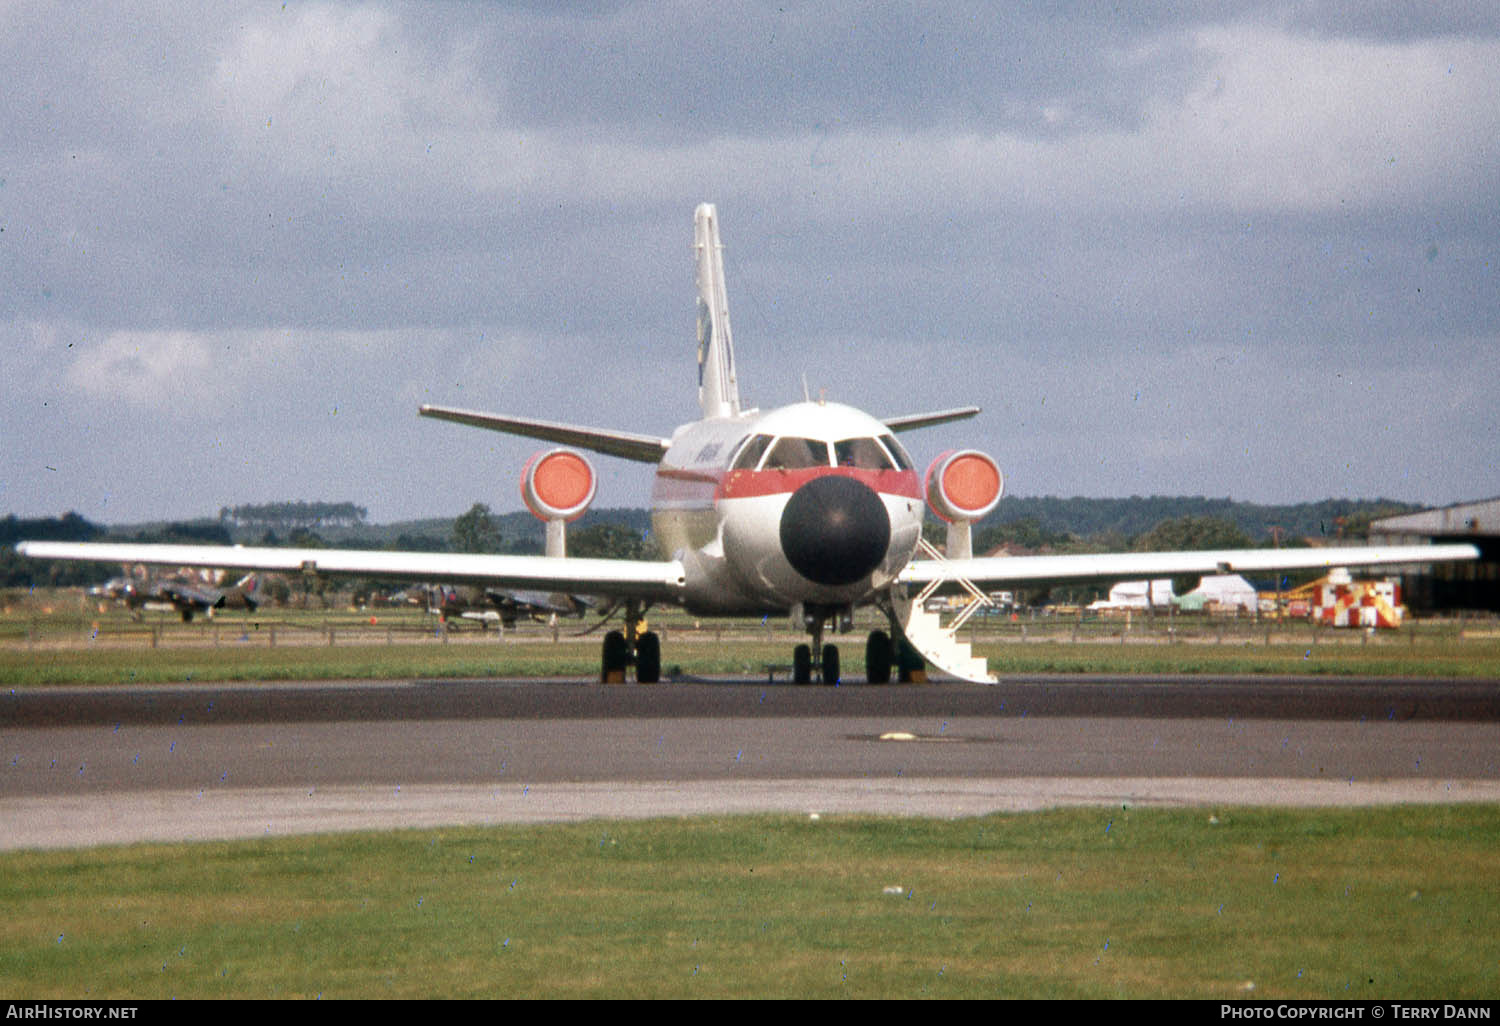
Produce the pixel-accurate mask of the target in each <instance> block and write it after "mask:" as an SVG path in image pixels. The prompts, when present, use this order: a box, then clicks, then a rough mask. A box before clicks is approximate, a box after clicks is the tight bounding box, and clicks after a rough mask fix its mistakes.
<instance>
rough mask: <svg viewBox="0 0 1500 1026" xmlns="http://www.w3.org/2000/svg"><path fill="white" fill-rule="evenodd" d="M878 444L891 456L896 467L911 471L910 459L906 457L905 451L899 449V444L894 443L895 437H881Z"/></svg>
mask: <svg viewBox="0 0 1500 1026" xmlns="http://www.w3.org/2000/svg"><path fill="white" fill-rule="evenodd" d="M880 444H881V445H883V446H885V451H886V452H888V453H890V454H891V458H892V459H894V460H895V461H896V466H898V467H900V468H901V469H902V470H910V469H912V462H911V457H910V456H908V455H906V450H905V449H903V448H901V443H900V442H898V441H896V436H895V435H881V436H880Z"/></svg>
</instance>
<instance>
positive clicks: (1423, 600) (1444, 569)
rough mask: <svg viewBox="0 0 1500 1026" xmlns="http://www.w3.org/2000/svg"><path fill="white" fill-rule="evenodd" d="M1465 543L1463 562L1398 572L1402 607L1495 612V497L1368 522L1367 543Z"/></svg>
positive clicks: (1498, 567)
mask: <svg viewBox="0 0 1500 1026" xmlns="http://www.w3.org/2000/svg"><path fill="white" fill-rule="evenodd" d="M1424 542H1470V543H1472V544H1474V545H1477V546H1478V547H1479V558H1478V559H1477V560H1475V561H1473V562H1469V563H1445V564H1440V565H1438V566H1428V567H1414V568H1412V569H1411V570H1409V571H1406V572H1404V573H1403V574H1402V576H1401V580H1402V591H1403V594H1404V601H1405V603H1406V605H1407V607H1408V608H1410V609H1412V610H1420V611H1422V612H1432V611H1439V610H1447V609H1487V610H1490V611H1491V612H1500V498H1494V499H1484V500H1482V501H1480V502H1465V503H1460V504H1459V505H1457V506H1445V507H1443V508H1442V509H1426V510H1422V511H1421V512H1420V513H1406V514H1403V515H1401V516H1396V517H1385V518H1383V519H1381V520H1375V521H1372V522H1371V523H1370V544H1371V545H1421V544H1423V543H1424Z"/></svg>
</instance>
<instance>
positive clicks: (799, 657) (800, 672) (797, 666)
mask: <svg viewBox="0 0 1500 1026" xmlns="http://www.w3.org/2000/svg"><path fill="white" fill-rule="evenodd" d="M792 683H793V684H811V683H812V647H811V646H810V645H798V646H797V647H796V648H794V649H792Z"/></svg>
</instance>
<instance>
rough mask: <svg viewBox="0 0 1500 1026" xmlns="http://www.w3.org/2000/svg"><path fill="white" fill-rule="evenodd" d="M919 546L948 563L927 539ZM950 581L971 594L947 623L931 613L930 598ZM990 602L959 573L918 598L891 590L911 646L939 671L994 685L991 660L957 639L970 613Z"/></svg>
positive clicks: (923, 552)
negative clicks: (929, 607) (928, 604)
mask: <svg viewBox="0 0 1500 1026" xmlns="http://www.w3.org/2000/svg"><path fill="white" fill-rule="evenodd" d="M918 547H919V549H920V550H921V552H922V554H923V555H925V556H927V557H928V558H929V559H932V560H935V561H936V562H938V563H939V564H946V563H947V560H945V559H944V558H943V554H942V553H940V552H939V551H938V550H937V549H935V548H934V547H933V546H932V545H930V544H928V542H927V540H926V539H925V538H924V539H923V540H922V541H921V542H920V543H919V545H918ZM949 583H952V584H957V585H958V586H959V587H960V588H962V589H963V591H964V592H965V594H967V595H968V602H966V603H965V604H964V607H963V608H962V609H961V610H959V612H958V614H957V615H956V616H954V618H953V620H952V621H951V622H950V623H947V624H944V623H943V622H942V616H941V615H940V614H938V613H933V612H928V610H927V600H928V599H930V598H932V596H933V595H934V594H935V593H936V592H937V590H938V589H939V588H940V587H942V586H943V585H944V584H949ZM991 605H994V603H993V602H991V601H990V597H989V596H988V595H986V594H985V593H984V592H982V591H980V590H979V588H978V587H976V586H975V585H974V582H973V581H969V580H965V579H964V578H962V577H960V576H958V575H957V574H951V575H944V576H942V577H939V578H938V579H936V580H934V581H933V582H932V583H930V584H928V585H927V587H925V588H923V589H922V590H921V591H920V592H918V593H917V595H916V597H915V598H908V597H907V596H906V594H905V592H904V589H901V588H899V587H897V588H893V589H892V591H891V607H892V608H893V609H894V610H895V612H896V618H897V620H899V621H900V623H901V631H902V633H904V634H905V635H906V640H907V641H909V642H911V646H912V647H913V648H915V649H916V650H917V651H918V652H920V653H921V654H922V656H923V658H925V659H926V660H927V661H928V662H929V663H931V664H932V665H933V666H936V667H937V668H938V669H939V670H942V671H943V672H944V673H946V674H949V675H950V676H953V677H957V678H958V679H960V680H966V681H970V682H971V683H974V684H995V683H997V679H996V677H995V675H994V674H992V673H990V668H989V661H988V660H986V659H983V658H981V657H979V656H976V655H974V654H973V652H972V649H971V647H970V645H969V643H968V642H967V641H959V640H958V636H957V635H958V630H959V628H960V627H962V626H963V625H964V624H965V623H967V622H968V621H969V618H970V617H971V616H973V615H974V614H975V613H977V612H979V610H981V609H983V608H984V607H985V606H991Z"/></svg>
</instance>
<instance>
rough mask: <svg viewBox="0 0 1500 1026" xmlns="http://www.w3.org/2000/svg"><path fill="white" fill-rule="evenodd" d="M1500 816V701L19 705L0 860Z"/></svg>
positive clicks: (1235, 697)
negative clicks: (698, 823) (645, 819)
mask: <svg viewBox="0 0 1500 1026" xmlns="http://www.w3.org/2000/svg"><path fill="white" fill-rule="evenodd" d="M1413 801H1420V802H1448V801H1500V682H1497V681H1477V682H1473V681H1432V680H1403V679H1342V680H1325V679H1299V678H1277V679H1268V678H1240V679H1235V678H1229V679H1212V680H1210V679H1203V678H1152V679H1138V678H1137V679H1131V680H1107V679H1101V678H1080V677H1047V678H1034V679H1011V680H1007V681H1005V682H1003V683H1002V684H1000V685H998V686H993V687H984V686H975V685H966V684H936V685H929V686H910V687H867V686H862V685H861V686H852V687H839V688H823V687H800V688H799V687H792V686H788V685H775V686H773V685H766V684H756V683H748V682H737V683H735V682H705V683H696V684H675V685H657V686H638V685H625V686H619V685H616V686H604V685H598V684H579V683H576V682H564V681H551V682H537V681H524V682H522V681H453V682H447V681H441V682H439V681H412V682H400V683H381V682H348V683H338V684H262V685H191V686H171V687H119V688H74V689H53V688H47V689H16V690H13V691H8V692H6V693H4V694H0V847H4V848H10V849H16V848H48V847H70V846H82V845H93V844H101V843H126V842H133V841H145V840H191V839H210V838H229V837H253V836H264V835H273V834H291V833H308V832H321V831H334V830H351V829H367V828H394V827H417V826H422V827H428V826H437V825H450V824H451V825H457V824H478V823H506V822H538V821H548V820H554V821H556V820H577V819H586V818H591V817H641V816H677V815H703V814H712V813H745V812H793V813H799V814H812V813H818V814H820V815H821V814H838V813H850V812H867V813H880V814H891V815H928V816H966V815H979V814H983V813H987V812H992V811H1004V810H1023V809H1036V808H1044V807H1048V806H1056V805H1077V804H1097V805H1113V804H1137V805H1146V804H1173V805H1202V806H1212V805H1225V804H1297V805H1349V804H1358V805H1371V804H1385V803H1394V802H1413Z"/></svg>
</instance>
